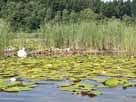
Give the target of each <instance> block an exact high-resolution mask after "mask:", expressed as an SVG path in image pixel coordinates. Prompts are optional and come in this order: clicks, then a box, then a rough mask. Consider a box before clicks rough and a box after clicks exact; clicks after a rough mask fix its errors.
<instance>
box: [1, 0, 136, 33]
mask: <svg viewBox="0 0 136 102" xmlns="http://www.w3.org/2000/svg"><path fill="white" fill-rule="evenodd" d="M112 17H115V18H118V19H120V20H122V19H124V17H125V18H126V19H127V20H128V19H129V20H131V21H134V20H135V17H136V0H133V1H131V0H128V1H125V2H124V0H113V2H103V1H101V0H0V18H3V19H5V20H6V21H8V22H9V23H10V25H11V28H12V30H13V31H33V30H36V29H38V28H40V25H41V24H43V23H46V22H63V23H67V22H79V21H81V20H103V19H105V18H112Z"/></svg>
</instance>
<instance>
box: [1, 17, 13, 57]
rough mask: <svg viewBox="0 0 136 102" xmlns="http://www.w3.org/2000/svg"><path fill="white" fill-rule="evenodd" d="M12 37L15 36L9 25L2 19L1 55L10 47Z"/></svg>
mask: <svg viewBox="0 0 136 102" xmlns="http://www.w3.org/2000/svg"><path fill="white" fill-rule="evenodd" d="M12 37H13V35H12V33H11V32H10V27H9V24H8V23H7V22H5V21H4V20H2V19H0V55H3V50H4V48H6V47H7V46H8V44H9V41H10V39H11V38H12Z"/></svg>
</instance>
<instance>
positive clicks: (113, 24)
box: [0, 19, 136, 54]
mask: <svg viewBox="0 0 136 102" xmlns="http://www.w3.org/2000/svg"><path fill="white" fill-rule="evenodd" d="M0 32H1V34H3V35H4V36H3V38H4V39H6V36H7V30H4V31H0ZM2 32H4V33H2ZM16 35H18V34H16ZM135 39H136V25H132V24H126V23H124V22H122V21H120V20H117V19H111V20H107V21H106V20H105V21H101V22H97V21H91V20H90V21H80V22H78V23H47V22H46V23H44V24H42V25H41V27H40V29H39V30H38V31H37V32H36V33H31V34H29V33H22V34H20V35H19V36H18V37H17V38H15V39H13V40H12V41H11V43H10V46H14V47H16V48H20V47H26V48H31V49H40V48H41V49H43V48H51V47H53V48H68V47H69V48H73V49H84V48H85V49H87V48H89V49H97V50H113V51H114V50H116V51H125V52H127V53H128V54H136V53H135V52H136V40H135ZM1 40H2V39H1ZM1 42H2V41H1ZM4 44H5V43H4Z"/></svg>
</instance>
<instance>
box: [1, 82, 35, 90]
mask: <svg viewBox="0 0 136 102" xmlns="http://www.w3.org/2000/svg"><path fill="white" fill-rule="evenodd" d="M35 86H36V85H35V84H34V83H22V82H12V83H8V82H5V81H4V80H0V91H4V92H20V91H29V90H32V88H34V87H35Z"/></svg>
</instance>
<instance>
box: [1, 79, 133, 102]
mask: <svg viewBox="0 0 136 102" xmlns="http://www.w3.org/2000/svg"><path fill="white" fill-rule="evenodd" d="M67 82H68V81H64V82H57V81H56V82H53V81H40V82H39V83H38V86H37V87H36V88H34V89H33V90H32V91H27V92H20V93H5V92H0V102H136V88H134V87H133V88H128V89H127V90H123V89H122V88H121V87H117V88H113V89H108V88H107V89H106V88H103V89H98V90H100V91H102V92H104V95H101V96H98V97H94V98H89V97H87V96H84V97H82V96H78V95H72V94H71V93H69V92H64V91H59V90H58V89H57V85H58V84H61V83H67ZM82 83H90V84H98V83H96V82H94V81H89V80H85V81H82Z"/></svg>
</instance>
